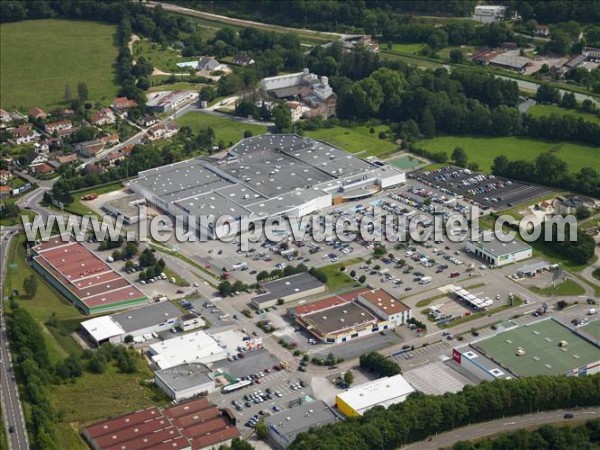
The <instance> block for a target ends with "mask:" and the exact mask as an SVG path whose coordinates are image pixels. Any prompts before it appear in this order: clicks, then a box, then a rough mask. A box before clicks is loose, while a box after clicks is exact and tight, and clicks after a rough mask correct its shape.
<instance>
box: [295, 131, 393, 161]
mask: <svg viewBox="0 0 600 450" xmlns="http://www.w3.org/2000/svg"><path fill="white" fill-rule="evenodd" d="M370 128H371V127H369V126H366V125H361V126H357V127H354V128H343V127H333V128H320V129H318V130H315V131H306V132H305V133H304V134H305V135H306V136H307V137H311V138H314V139H320V140H322V141H325V142H328V143H329V144H332V145H335V146H336V147H339V148H341V149H344V150H346V151H347V152H350V153H356V154H357V155H358V156H362V157H367V156H377V155H380V154H384V153H390V152H393V151H395V150H397V149H398V145H397V144H396V143H395V142H393V141H392V138H391V137H389V138H388V139H379V136H378V135H379V132H381V131H384V132H386V133H387V134H388V136H390V135H391V133H389V127H388V126H386V125H378V126H375V127H373V128H374V129H375V132H374V133H371V132H370Z"/></svg>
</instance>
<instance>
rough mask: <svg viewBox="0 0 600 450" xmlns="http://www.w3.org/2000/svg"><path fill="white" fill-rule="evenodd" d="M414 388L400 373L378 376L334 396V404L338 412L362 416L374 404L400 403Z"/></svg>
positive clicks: (349, 415)
mask: <svg viewBox="0 0 600 450" xmlns="http://www.w3.org/2000/svg"><path fill="white" fill-rule="evenodd" d="M413 392H415V389H414V388H413V387H412V386H411V385H410V383H409V382H408V381H406V380H405V379H404V377H403V376H402V375H394V376H393V377H385V378H379V379H378V380H375V381H371V382H369V383H365V384H361V385H360V386H356V387H355V388H352V389H349V390H347V391H346V392H342V393H341V394H338V395H337V396H336V399H335V401H336V405H337V408H338V410H339V411H340V412H342V413H343V414H345V415H346V416H348V417H354V416H362V415H363V414H364V413H365V412H366V411H368V410H369V409H371V408H373V407H374V406H383V407H384V408H387V407H388V406H390V405H393V404H395V403H402V402H403V401H404V400H406V397H408V396H409V395H410V394H412V393H413Z"/></svg>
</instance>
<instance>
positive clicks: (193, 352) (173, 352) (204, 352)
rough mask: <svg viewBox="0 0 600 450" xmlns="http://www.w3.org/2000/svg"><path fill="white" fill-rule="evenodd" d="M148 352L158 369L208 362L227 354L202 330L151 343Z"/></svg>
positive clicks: (222, 357)
mask: <svg viewBox="0 0 600 450" xmlns="http://www.w3.org/2000/svg"><path fill="white" fill-rule="evenodd" d="M149 354H150V359H151V360H152V362H153V363H154V364H155V365H156V366H157V367H158V368H159V369H168V368H170V367H174V366H179V365H181V364H185V363H194V362H195V363H203V364H209V363H211V362H214V361H220V360H222V359H225V358H227V356H228V355H227V350H225V349H224V348H222V347H221V346H220V345H219V343H218V342H217V341H215V339H213V338H212V336H209V335H208V334H206V333H205V332H204V331H196V332H195V333H187V334H184V335H182V336H181V335H180V336H177V337H174V338H171V339H167V340H166V341H162V342H159V343H157V344H152V345H151V346H150V349H149Z"/></svg>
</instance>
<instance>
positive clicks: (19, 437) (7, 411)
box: [0, 231, 29, 450]
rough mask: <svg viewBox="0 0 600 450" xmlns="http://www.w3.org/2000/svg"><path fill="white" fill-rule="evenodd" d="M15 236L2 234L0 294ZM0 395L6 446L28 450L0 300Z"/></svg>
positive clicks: (2, 304) (11, 233) (0, 246)
mask: <svg viewBox="0 0 600 450" xmlns="http://www.w3.org/2000/svg"><path fill="white" fill-rule="evenodd" d="M14 235H15V234H14V233H13V232H12V231H8V232H5V233H3V235H2V237H1V239H2V245H0V260H2V267H0V294H1V293H2V292H3V288H4V279H5V276H4V274H5V270H6V260H7V252H8V248H9V246H10V240H11V238H12V237H13V236H14ZM5 236H9V239H8V240H4V238H5ZM0 323H1V324H2V329H0V393H1V398H2V416H3V419H4V426H5V429H6V431H7V433H8V446H9V448H10V449H14V450H24V449H27V448H29V442H28V441H27V431H26V428H25V419H24V417H23V410H22V409H21V403H20V401H19V389H18V387H17V383H16V381H15V380H14V378H13V376H14V375H13V366H12V357H11V354H10V350H9V348H8V340H7V337H6V325H5V324H6V321H5V320H4V301H3V300H2V299H0ZM10 427H14V432H13V433H10V432H8V430H9V428H10Z"/></svg>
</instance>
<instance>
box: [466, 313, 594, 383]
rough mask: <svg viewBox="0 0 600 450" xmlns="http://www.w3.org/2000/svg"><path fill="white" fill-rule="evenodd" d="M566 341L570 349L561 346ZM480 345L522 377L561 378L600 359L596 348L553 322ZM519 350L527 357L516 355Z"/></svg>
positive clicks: (520, 329)
mask: <svg viewBox="0 0 600 450" xmlns="http://www.w3.org/2000/svg"><path fill="white" fill-rule="evenodd" d="M562 340H565V341H567V343H568V345H567V346H566V347H559V346H558V343H559V342H560V341H562ZM476 346H477V347H480V348H482V349H483V350H484V351H485V352H486V354H488V355H489V356H491V357H493V358H494V359H495V360H496V361H498V362H499V363H500V364H502V365H503V366H504V367H506V368H508V369H509V370H511V371H513V372H514V373H515V374H516V375H519V376H534V375H559V374H563V373H565V372H567V371H568V370H571V369H574V368H577V367H581V366H585V365H586V364H588V363H590V362H593V361H596V360H597V359H598V348H597V347H596V346H595V345H593V344H591V343H590V342H588V341H586V340H585V339H583V338H581V337H579V336H578V335H576V334H575V333H573V332H571V331H570V330H569V329H568V328H566V327H564V326H562V325H560V324H559V323H558V322H555V321H554V320H552V319H549V320H543V321H541V322H537V323H535V324H532V325H529V326H524V327H519V328H515V329H513V330H510V331H506V332H504V333H500V334H498V335H496V336H494V337H491V338H489V339H485V340H483V341H480V342H478V343H477V344H476ZM518 347H522V348H523V349H524V350H525V355H523V356H517V355H516V352H517V348H518Z"/></svg>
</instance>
